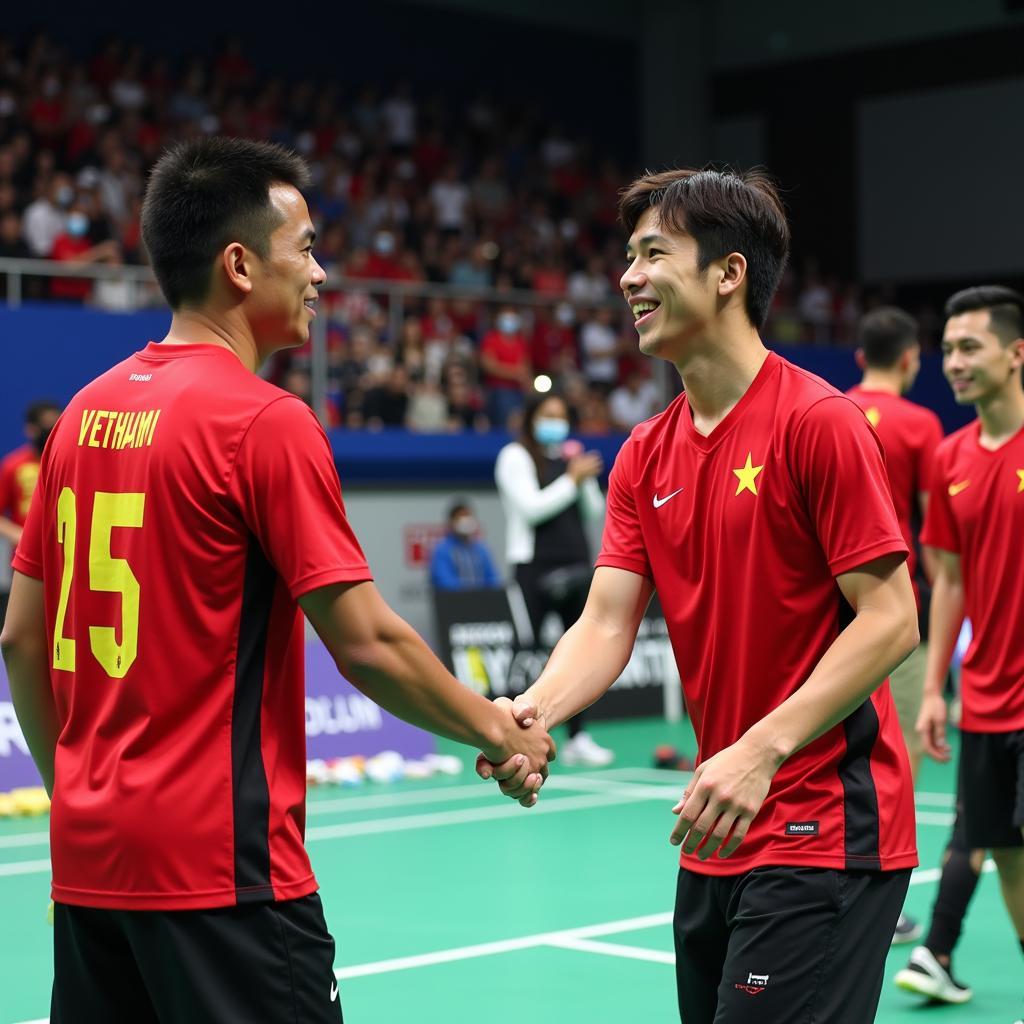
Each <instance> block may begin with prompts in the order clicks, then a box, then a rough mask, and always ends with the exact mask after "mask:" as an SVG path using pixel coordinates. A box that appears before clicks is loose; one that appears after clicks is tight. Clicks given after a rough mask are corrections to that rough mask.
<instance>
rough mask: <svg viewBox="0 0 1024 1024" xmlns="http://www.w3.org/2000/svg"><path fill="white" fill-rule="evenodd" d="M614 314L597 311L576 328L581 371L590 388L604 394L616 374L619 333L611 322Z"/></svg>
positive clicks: (601, 310)
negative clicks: (578, 339) (581, 365)
mask: <svg viewBox="0 0 1024 1024" xmlns="http://www.w3.org/2000/svg"><path fill="white" fill-rule="evenodd" d="M613 321H614V314H613V313H612V311H611V310H610V309H608V308H603V309H599V310H597V311H596V312H595V313H594V314H593V315H592V316H591V317H590V318H589V319H588V320H587V322H586V323H585V324H584V325H583V327H582V328H580V354H581V361H582V363H583V373H584V376H585V377H586V378H587V381H588V382H589V383H590V385H591V387H596V388H600V389H601V391H603V392H604V393H605V394H606V395H607V394H609V393H610V392H611V390H612V388H614V387H615V382H616V380H618V376H619V363H618V355H619V347H620V346H619V336H618V334H617V333H616V330H615V327H614V325H613Z"/></svg>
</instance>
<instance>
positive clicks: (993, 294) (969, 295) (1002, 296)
mask: <svg viewBox="0 0 1024 1024" xmlns="http://www.w3.org/2000/svg"><path fill="white" fill-rule="evenodd" d="M976 309H987V310H988V314H989V324H990V326H991V328H992V332H993V333H994V334H995V335H997V336H998V338H999V340H1000V341H1001V342H1002V343H1003V344H1004V345H1009V344H1010V342H1011V341H1016V340H1017V339H1018V338H1024V295H1021V293H1020V292H1016V291H1014V290H1013V289H1012V288H1006V287H1004V286H1003V285H1001V284H983V285H979V286H978V287H976V288H964V290H963V291H959V292H957V293H956V294H955V295H951V296H950V298H949V300H948V301H947V302H946V310H945V313H946V319H947V320H948V319H949V318H950V317H951V316H960V314H961V313H973V312H974V310H976Z"/></svg>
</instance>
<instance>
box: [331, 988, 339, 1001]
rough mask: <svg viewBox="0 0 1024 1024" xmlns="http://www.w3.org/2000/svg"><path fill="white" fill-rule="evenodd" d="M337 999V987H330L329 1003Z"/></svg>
mask: <svg viewBox="0 0 1024 1024" xmlns="http://www.w3.org/2000/svg"><path fill="white" fill-rule="evenodd" d="M337 998H338V986H337V985H332V986H331V1002H332V1003H333V1002H335V1001H336V1000H337Z"/></svg>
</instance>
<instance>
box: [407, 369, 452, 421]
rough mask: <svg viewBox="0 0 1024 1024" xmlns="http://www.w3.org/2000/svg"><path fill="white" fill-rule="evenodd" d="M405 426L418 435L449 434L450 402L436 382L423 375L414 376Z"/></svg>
mask: <svg viewBox="0 0 1024 1024" xmlns="http://www.w3.org/2000/svg"><path fill="white" fill-rule="evenodd" d="M405 425H406V427H407V428H408V429H409V430H412V431H415V432H416V433H417V434H444V433H447V432H448V401H447V399H446V398H445V397H444V394H443V393H442V391H441V385H440V384H439V383H438V382H437V381H436V380H430V379H429V378H427V377H424V376H423V375H422V374H415V375H413V376H412V394H411V395H410V396H409V408H408V410H407V412H406V414H405Z"/></svg>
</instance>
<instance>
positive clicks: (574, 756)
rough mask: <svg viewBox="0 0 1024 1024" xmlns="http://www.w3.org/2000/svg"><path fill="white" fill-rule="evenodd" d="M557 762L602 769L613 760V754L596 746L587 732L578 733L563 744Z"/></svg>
mask: <svg viewBox="0 0 1024 1024" xmlns="http://www.w3.org/2000/svg"><path fill="white" fill-rule="evenodd" d="M558 760H559V761H560V762H561V763H562V764H566V765H570V766H571V765H574V764H582V765H586V766H587V767H588V768H603V767H604V766H605V765H609V764H611V763H612V761H614V760H615V754H614V753H613V752H612V751H610V750H608V749H607V748H605V747H601V746H598V745H597V743H596V742H595V740H594V737H593V736H591V735H590V733H589V732H578V733H576V735H575V736H573V737H572V738H571V739H570V740H569V741H568V742H567V743H563V744H562V746H561V748H560V749H559V751H558Z"/></svg>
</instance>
